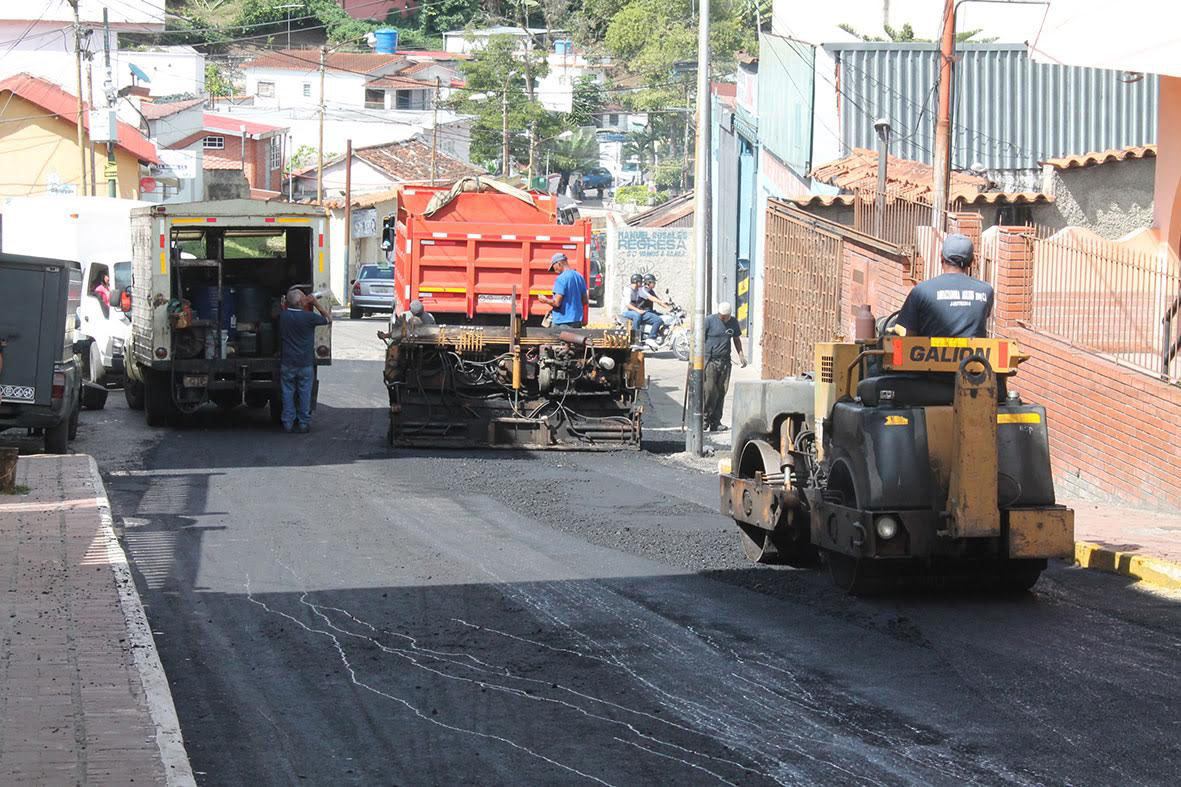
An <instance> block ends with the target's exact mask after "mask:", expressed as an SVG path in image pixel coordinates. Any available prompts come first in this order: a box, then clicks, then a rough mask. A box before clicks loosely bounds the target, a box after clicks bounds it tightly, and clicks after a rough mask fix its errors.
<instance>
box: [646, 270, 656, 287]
mask: <svg viewBox="0 0 1181 787" xmlns="http://www.w3.org/2000/svg"><path fill="white" fill-rule="evenodd" d="M644 286H645V287H655V286H656V274H655V273H649V274H647V275H646V276H644Z"/></svg>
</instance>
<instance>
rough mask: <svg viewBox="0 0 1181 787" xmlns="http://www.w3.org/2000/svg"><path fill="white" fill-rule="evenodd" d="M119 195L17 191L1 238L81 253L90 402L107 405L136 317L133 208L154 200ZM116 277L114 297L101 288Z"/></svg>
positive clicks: (0, 217) (24, 249) (14, 249)
mask: <svg viewBox="0 0 1181 787" xmlns="http://www.w3.org/2000/svg"><path fill="white" fill-rule="evenodd" d="M150 204H151V203H148V202H141V201H139V200H130V199H118V198H115V197H75V196H68V195H60V196H59V195H44V196H39V197H9V198H7V199H5V200H4V202H3V204H2V205H0V240H2V243H3V249H2V250H3V251H4V252H5V253H8V254H27V255H32V256H37V257H50V258H53V259H59V260H74V261H77V262H78V264H79V265H80V266H81V267H82V299H81V304H80V305H79V307H78V312H77V314H78V339H79V341H80V343H81V344H80V346H81V347H82V348H83V353H82V375H83V378H84V380H85V381H86V383H87V385H86V389H85V390H84V391H83V396H82V401H83V404H84V405H85V406H86V407H87V408H90V409H99V408H101V407H102V406H103V405H104V404H105V402H106V392H105V389H106V388H108V387H111V386H118V385H119V384H121V383H122V381H123V368H124V347H125V345H126V342H127V338H128V336H130V334H131V317H130V315H129V314H127V313H125V312H124V310H123V308H122V305H123V304H124V302H125V301H124V299H123V298H122V295H123V293H124V292H129V291H130V287H131V211H132V210H134V209H135V208H139V207H143V206H145V205H150ZM104 277H109V290H110V296H109V297H110V303H109V304H108V303H106V302H105V301H103V299H102V298H101V296H99V295H98V294H97V293H96V288H97V287H98V286H99V285H100V284H102V283H103V278H104Z"/></svg>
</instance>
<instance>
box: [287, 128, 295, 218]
mask: <svg viewBox="0 0 1181 787" xmlns="http://www.w3.org/2000/svg"><path fill="white" fill-rule="evenodd" d="M291 142H292V140H291V135H290V134H288V135H287V157H288V158H287V161H288V164H287V169H288V173H287V201H288V202H295V167H294V166H293V165H292V164H291V163H290V162H291V160H292V159H294V158H295V151H294V150H292V149H291Z"/></svg>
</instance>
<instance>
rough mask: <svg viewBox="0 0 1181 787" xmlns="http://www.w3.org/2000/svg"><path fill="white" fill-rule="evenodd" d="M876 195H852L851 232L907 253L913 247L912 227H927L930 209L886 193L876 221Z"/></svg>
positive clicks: (921, 203)
mask: <svg viewBox="0 0 1181 787" xmlns="http://www.w3.org/2000/svg"><path fill="white" fill-rule="evenodd" d="M879 194H880V192H875V191H858V192H856V193H855V194H854V195H853V229H855V230H857V231H858V232H864V233H865V234H867V235H873V236H874V237H875V238H879V239H881V240H884V241H886V242H887V243H892V244H894V245H895V246H901V247H904V248H906V249H909V250H910V251H911V253H912V254H913V251H914V247H915V227H919V226H923V225H927V226H929V225H930V224H931V206H930V205H927V204H924V203H923V202H919V201H917V200H910V199H906V198H904V197H901V196H899V195H898V194H895V193H893V192H891V191H889V190H887V191H886V194H885V201H886V204H885V206H884V208H885V209H884V211H883V215H882V216H881V218H880V220H879V217H878V208H877V200H878V196H879Z"/></svg>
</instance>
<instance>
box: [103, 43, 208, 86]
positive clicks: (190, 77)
mask: <svg viewBox="0 0 1181 787" xmlns="http://www.w3.org/2000/svg"><path fill="white" fill-rule="evenodd" d="M111 64H112V71H114V74H115V87H116V88H125V87H128V86H130V85H140V86H143V87H146V88H148V92H149V94H150V95H152V96H186V95H188V96H199V95H204V93H205V55H203V54H201V53H200V52H198V51H197V50H196V49H193V48H192V47H191V46H157V47H151V48H149V49H130V50H120V51H118V52H115V53H112V56H111ZM137 72H138V73H137ZM144 75H146V76H147V77H148V81H147V82H146V83H145V81H144V79H143V76H144Z"/></svg>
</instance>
